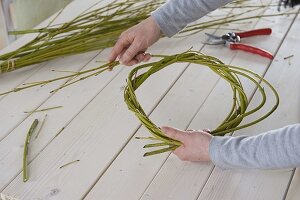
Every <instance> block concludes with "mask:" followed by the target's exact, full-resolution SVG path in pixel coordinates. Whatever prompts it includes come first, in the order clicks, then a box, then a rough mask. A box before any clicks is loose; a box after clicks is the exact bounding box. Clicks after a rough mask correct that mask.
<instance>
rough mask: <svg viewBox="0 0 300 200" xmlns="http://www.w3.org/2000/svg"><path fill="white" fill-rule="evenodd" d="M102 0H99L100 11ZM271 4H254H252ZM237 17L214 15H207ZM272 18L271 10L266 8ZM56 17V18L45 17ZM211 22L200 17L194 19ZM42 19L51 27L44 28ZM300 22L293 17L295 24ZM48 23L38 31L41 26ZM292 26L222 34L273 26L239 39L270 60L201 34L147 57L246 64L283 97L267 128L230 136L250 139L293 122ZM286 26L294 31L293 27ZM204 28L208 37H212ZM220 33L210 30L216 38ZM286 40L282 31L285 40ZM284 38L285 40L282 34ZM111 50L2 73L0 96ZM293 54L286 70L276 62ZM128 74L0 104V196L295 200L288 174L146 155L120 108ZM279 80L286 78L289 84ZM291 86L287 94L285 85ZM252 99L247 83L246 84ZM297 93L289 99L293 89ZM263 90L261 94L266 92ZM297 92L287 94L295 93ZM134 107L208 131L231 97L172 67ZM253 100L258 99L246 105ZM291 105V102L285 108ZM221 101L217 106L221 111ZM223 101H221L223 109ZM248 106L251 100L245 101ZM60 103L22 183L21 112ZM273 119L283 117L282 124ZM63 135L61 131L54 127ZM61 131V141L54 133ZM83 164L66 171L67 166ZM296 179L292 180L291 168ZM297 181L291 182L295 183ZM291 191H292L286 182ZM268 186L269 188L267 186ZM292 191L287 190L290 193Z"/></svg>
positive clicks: (216, 83)
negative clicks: (189, 53) (185, 55)
mask: <svg viewBox="0 0 300 200" xmlns="http://www.w3.org/2000/svg"><path fill="white" fill-rule="evenodd" d="M98 1H99V0H87V1H80V0H76V1H74V2H72V3H71V4H70V5H69V6H67V7H66V8H65V10H64V12H63V13H62V14H61V15H60V16H59V17H58V18H57V19H56V20H55V23H58V22H64V21H68V20H70V19H72V18H73V17H74V16H76V15H78V14H79V13H80V12H82V11H83V10H85V9H86V8H88V7H90V6H91V5H93V4H94V3H96V2H98ZM107 2H110V1H109V0H102V1H101V2H100V4H99V6H100V5H104V4H106V3H107ZM260 2H263V3H264V4H270V3H273V4H274V1H273V2H272V1H271V0H262V1H260V0H257V1H256V0H253V1H251V2H250V4H251V5H256V4H260ZM225 11H226V12H230V13H236V12H240V10H236V9H234V10H231V9H226V10H224V9H223V10H217V11H215V12H214V13H212V14H211V16H214V15H215V16H217V15H220V14H224V13H225ZM263 12H265V13H268V14H270V13H276V12H277V11H276V8H271V9H267V10H264V11H263ZM52 18H53V17H52ZM205 19H210V18H203V19H201V20H205ZM49 20H50V19H48V23H49ZM298 21H299V17H298ZM46 24H47V20H46V22H44V23H42V24H41V26H45V25H46ZM299 26H300V25H299V22H298V23H297V20H296V21H295V22H294V16H292V15H291V16H289V17H286V16H278V17H273V18H271V19H268V20H265V19H259V20H252V21H251V22H249V23H243V24H240V23H236V24H231V25H230V26H229V27H228V28H238V29H244V30H247V29H250V28H251V29H252V28H264V27H272V28H273V30H274V31H273V34H272V35H271V36H265V37H255V38H249V39H246V40H245V42H249V43H251V44H253V45H256V46H259V47H263V48H265V49H266V50H269V51H271V52H272V53H274V54H276V53H277V50H278V49H279V51H278V53H277V54H276V58H275V59H274V61H273V62H270V61H269V60H267V59H265V58H261V57H258V56H255V55H251V54H248V53H244V52H237V51H230V50H228V49H227V48H225V47H222V46H204V45H202V44H201V41H204V40H205V36H204V34H203V33H199V34H196V35H193V36H190V37H186V38H172V39H167V38H164V39H161V40H160V41H159V42H158V43H157V44H156V45H154V46H153V47H152V48H151V49H150V52H151V53H154V54H156V53H161V54H173V53H178V52H182V51H185V50H187V49H189V48H190V47H191V46H193V47H194V49H196V50H201V51H202V52H204V53H206V54H209V55H213V56H217V57H219V58H220V59H221V60H223V61H224V62H225V63H230V64H232V65H237V66H245V67H247V68H249V69H251V70H253V71H255V72H257V73H258V74H262V75H263V74H264V73H266V77H267V79H268V80H270V82H271V83H272V84H274V85H275V87H276V88H277V90H278V91H279V93H280V94H281V95H284V96H285V97H286V98H284V99H283V98H282V99H281V100H282V101H281V102H282V103H281V105H280V107H279V109H278V110H277V111H276V113H275V114H273V115H272V116H271V117H270V118H268V119H267V120H265V121H264V122H262V123H260V124H258V125H256V126H253V127H251V128H247V129H245V130H241V131H238V132H236V133H234V134H235V135H240V134H247V135H254V134H258V133H260V132H262V131H266V130H270V129H273V128H278V127H280V126H283V125H286V124H289V123H295V122H298V123H299V122H300V116H299V110H300V103H299V102H300V101H299V100H300V94H299V92H298V90H299V89H298V88H299V86H300V83H299V80H300V79H299V76H300V68H299V67H297V64H299V62H297V59H296V58H297V57H299V56H297V55H296V53H297V49H298V48H299V47H300V42H298V44H297V42H296V41H299V39H297V35H298V33H299ZM290 27H291V29H290ZM214 31H215V30H213V29H209V30H207V32H214ZM224 32H226V31H225V30H222V29H220V30H217V32H216V33H218V34H222V33H224ZM287 33H288V34H287ZM286 34H287V35H286ZM32 37H33V36H30V35H28V36H24V37H22V38H21V39H20V40H17V41H16V42H15V43H14V44H12V45H10V46H8V47H7V49H6V50H5V51H9V50H11V49H14V48H17V47H18V46H20V45H21V44H24V43H25V42H26V41H29V40H30V39H31V38H32ZM109 52H110V49H106V50H103V51H102V52H100V53H99V52H90V53H86V54H81V55H76V56H72V57H65V58H61V59H57V60H53V61H50V62H47V63H43V64H40V65H38V66H34V67H32V68H31V69H29V68H27V69H24V70H20V71H16V72H12V73H8V74H4V75H0V91H5V90H8V89H10V88H14V87H16V86H18V85H20V84H22V83H23V82H32V81H37V80H43V79H49V78H51V77H55V76H57V74H56V73H54V72H51V70H52V69H62V68H63V69H64V70H72V71H80V70H82V69H88V68H92V67H95V66H97V65H99V63H98V62H96V61H98V60H106V59H107V56H108V54H109ZM291 54H294V55H295V56H294V58H292V61H291V66H290V65H289V64H288V62H287V61H286V60H284V59H283V57H286V56H288V55H291ZM129 71H130V68H126V67H120V68H117V69H115V70H114V71H112V72H107V73H104V74H103V75H101V76H99V77H95V78H91V79H89V80H86V81H83V82H81V83H79V84H76V85H73V86H71V87H68V88H65V89H64V90H61V91H59V92H56V93H54V94H49V91H51V90H52V89H54V88H57V87H58V86H60V85H62V84H64V81H61V82H57V83H54V84H51V85H46V86H45V87H43V88H42V89H41V88H33V89H30V90H26V91H23V92H20V93H12V94H8V95H6V96H4V97H0V113H3V114H1V115H0V122H1V125H0V193H1V194H3V195H5V196H8V197H14V198H16V199H83V198H85V199H130V200H131V199H217V200H219V199H222V200H223V199H230V200H231V199H270V200H271V199H272V200H273V199H284V196H285V194H287V197H288V199H299V198H300V194H299V193H298V190H297V187H299V184H300V183H299V177H297V176H295V175H294V174H293V173H292V172H293V170H292V169H286V170H274V171H253V170H252V171H248V170H231V171H222V170H220V169H218V168H215V167H214V166H213V165H212V164H211V163H189V162H182V161H180V160H178V159H177V158H176V157H175V156H174V155H173V154H168V153H166V154H162V155H158V156H153V157H150V158H143V157H142V155H143V149H142V147H143V146H144V144H145V141H140V140H136V139H134V137H135V136H147V135H148V133H147V131H146V130H145V129H144V128H143V127H140V123H139V122H138V120H137V119H136V118H135V117H134V116H133V115H132V113H130V112H129V111H128V110H127V108H126V105H125V103H124V102H123V91H122V87H123V86H124V85H125V79H126V77H127V74H128V72H129ZM286 77H289V78H288V79H286ZM292 87H293V89H292V90H291V88H292ZM245 88H246V90H247V92H248V93H249V94H251V93H252V91H253V90H254V88H253V86H251V85H249V84H247V83H245ZM295 91H296V92H295ZM267 92H268V91H267ZM292 92H294V93H292ZM137 95H138V98H139V101H140V102H141V104H142V105H143V108H144V109H145V111H146V112H147V113H148V114H150V118H151V119H153V120H154V122H155V123H157V124H158V125H171V126H175V127H178V128H181V129H187V128H189V129H199V128H206V127H209V128H213V127H215V126H216V125H217V124H218V123H219V122H220V121H221V120H222V119H223V118H224V116H225V115H226V113H227V112H228V109H229V106H230V102H231V91H230V90H228V86H227V85H226V83H224V81H222V80H220V79H219V77H217V76H216V75H215V74H213V72H211V71H210V70H209V69H207V68H206V67H203V66H197V65H187V64H174V65H172V66H169V67H168V68H166V69H164V70H162V71H161V72H159V73H158V74H156V75H154V76H153V77H151V78H149V80H147V81H146V82H145V84H143V86H142V87H141V89H139V90H138V91H137ZM257 100H259V99H258V98H257V97H256V96H255V95H254V98H253V99H252V102H255V101H257ZM284 100H285V101H288V103H284ZM220 102H222V104H223V105H227V104H228V105H227V106H221V104H220ZM227 102H228V103H227ZM252 102H251V103H252ZM51 106H63V107H62V108H60V109H56V110H52V111H48V112H47V113H48V115H49V116H48V118H47V121H46V123H45V126H44V127H43V130H42V132H41V133H40V136H39V137H38V138H37V139H36V140H33V142H32V144H31V149H30V154H29V160H30V164H29V174H30V179H29V181H28V182H26V183H23V181H22V155H23V154H22V153H23V143H24V140H25V133H26V130H27V129H28V128H29V126H30V124H31V123H32V121H33V120H34V119H35V118H39V119H42V118H43V117H44V115H45V113H36V114H32V115H28V114H24V113H23V112H24V111H28V110H33V109H36V108H41V109H42V108H47V107H51ZM279 116H280V118H279ZM62 128H64V130H63V131H61V129H62ZM58 133H60V134H59V135H58V136H57V134H58ZM77 159H79V160H80V161H79V162H77V163H75V164H73V165H70V166H67V167H65V168H63V169H60V168H59V167H60V166H62V165H63V164H65V163H68V162H70V161H73V160H77ZM295 174H296V175H297V174H299V172H298V170H296V173H295ZM293 175H294V176H293ZM291 180H292V182H291V187H289V186H290V181H291ZM274 188H275V189H274ZM289 188H291V189H290V190H289Z"/></svg>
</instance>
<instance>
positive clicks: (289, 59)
mask: <svg viewBox="0 0 300 200" xmlns="http://www.w3.org/2000/svg"><path fill="white" fill-rule="evenodd" d="M292 57H294V55H290V56H287V57H284V58H283V59H284V60H288V62H289V66H291V65H292V63H291V58H292Z"/></svg>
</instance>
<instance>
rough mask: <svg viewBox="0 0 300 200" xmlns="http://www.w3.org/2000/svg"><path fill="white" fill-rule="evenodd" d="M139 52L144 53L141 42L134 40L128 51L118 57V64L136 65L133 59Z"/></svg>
mask: <svg viewBox="0 0 300 200" xmlns="http://www.w3.org/2000/svg"><path fill="white" fill-rule="evenodd" d="M140 51H144V49H143V48H142V41H140V40H137V39H136V38H135V39H134V40H133V42H132V43H131V44H130V46H129V47H128V49H127V50H126V51H125V52H124V54H123V55H122V56H121V57H120V62H121V63H122V64H124V65H129V64H130V63H134V64H136V63H135V62H134V61H135V59H136V58H135V57H136V56H137V54H138V53H139V52H140Z"/></svg>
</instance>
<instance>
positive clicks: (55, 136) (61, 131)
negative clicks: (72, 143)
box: [54, 127, 65, 138]
mask: <svg viewBox="0 0 300 200" xmlns="http://www.w3.org/2000/svg"><path fill="white" fill-rule="evenodd" d="M64 129H65V127H62V128H61V129H60V130H59V131H58V133H57V134H56V135H55V136H54V137H55V138H56V137H57V136H58V135H59V134H60V133H61V132H62V131H63V130H64Z"/></svg>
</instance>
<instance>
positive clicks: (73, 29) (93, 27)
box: [0, 0, 296, 74]
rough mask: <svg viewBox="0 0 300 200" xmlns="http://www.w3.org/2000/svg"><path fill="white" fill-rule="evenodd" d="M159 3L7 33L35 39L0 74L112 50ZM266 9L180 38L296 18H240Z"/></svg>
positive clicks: (2, 63) (1, 59)
mask: <svg viewBox="0 0 300 200" xmlns="http://www.w3.org/2000/svg"><path fill="white" fill-rule="evenodd" d="M243 2H247V1H241V0H237V1H234V2H233V3H232V4H231V5H229V6H231V7H232V8H234V7H241V6H246V7H247V5H243V4H242V3H243ZM163 3H164V0H124V1H122V2H119V1H115V2H113V3H110V4H108V5H105V6H103V7H100V8H98V9H94V10H92V11H86V12H83V13H82V14H80V15H79V16H77V17H76V18H74V19H73V20H71V21H69V22H66V23H63V24H57V25H52V26H47V27H45V28H40V29H33V30H23V31H15V32H11V34H17V35H20V34H30V33H31V34H32V33H34V34H38V35H37V37H36V38H35V39H33V40H32V41H30V42H29V43H27V44H26V45H24V46H22V47H20V48H19V49H17V50H15V51H12V52H9V53H6V54H4V55H1V56H0V74H1V73H5V72H9V71H13V70H16V69H19V68H22V67H25V66H29V65H33V64H37V63H41V62H45V61H48V60H52V59H55V58H58V57H62V56H67V55H74V54H79V53H84V52H88V51H93V50H100V49H104V48H107V47H112V46H113V45H114V44H115V42H116V40H117V39H118V37H119V35H120V34H121V33H122V32H123V31H125V30H127V29H128V28H130V27H132V26H133V25H136V24H137V23H139V22H140V21H142V20H144V19H146V18H147V17H148V16H149V15H150V13H151V12H152V11H154V10H155V9H156V8H158V7H159V6H160V5H162V4H163ZM267 6H268V5H258V6H255V7H252V6H250V8H251V9H250V10H248V11H246V12H244V11H243V12H241V13H239V14H233V15H221V16H219V17H218V18H217V19H212V20H208V21H205V22H201V23H196V24H193V25H190V26H188V27H187V28H186V29H184V30H183V31H182V32H181V35H182V36H185V34H187V35H190V34H195V33H198V32H199V31H203V30H205V29H207V28H212V27H217V26H219V25H226V24H230V23H233V22H238V21H245V20H251V19H253V18H261V17H273V16H278V15H287V14H296V13H279V14H273V15H257V13H255V14H254V15H253V16H250V17H249V16H248V17H243V15H244V14H246V13H248V14H249V13H251V12H253V11H256V10H257V9H265V8H266V7H267ZM248 7H249V6H248Z"/></svg>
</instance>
